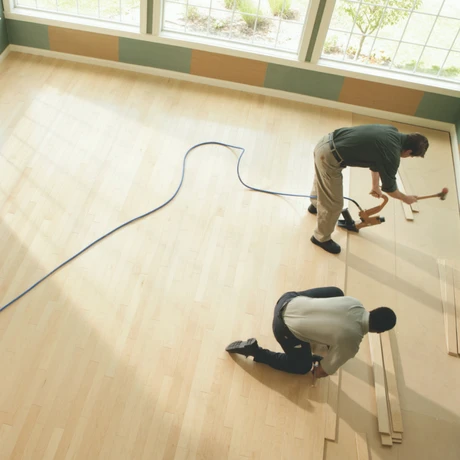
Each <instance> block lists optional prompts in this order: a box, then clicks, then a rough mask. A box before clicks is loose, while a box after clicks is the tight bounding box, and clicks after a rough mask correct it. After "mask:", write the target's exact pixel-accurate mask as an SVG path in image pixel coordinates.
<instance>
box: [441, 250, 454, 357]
mask: <svg viewBox="0 0 460 460" xmlns="http://www.w3.org/2000/svg"><path fill="white" fill-rule="evenodd" d="M438 271H439V282H440V286H441V299H442V308H443V312H444V327H445V332H446V345H447V353H449V355H452V356H458V348H457V319H456V312H455V293H454V277H453V270H452V266H451V265H449V263H448V262H447V261H446V260H445V259H438Z"/></svg>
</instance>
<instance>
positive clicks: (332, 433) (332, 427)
mask: <svg viewBox="0 0 460 460" xmlns="http://www.w3.org/2000/svg"><path fill="white" fill-rule="evenodd" d="M341 375H342V370H341V369H339V370H338V371H337V372H336V373H335V374H333V375H331V376H329V377H328V380H329V382H328V391H327V405H326V407H325V409H324V410H325V413H326V415H325V429H324V433H325V436H324V437H325V438H326V439H328V440H329V441H335V440H336V439H337V419H338V414H337V412H338V408H339V394H340V382H341V380H342V379H341Z"/></svg>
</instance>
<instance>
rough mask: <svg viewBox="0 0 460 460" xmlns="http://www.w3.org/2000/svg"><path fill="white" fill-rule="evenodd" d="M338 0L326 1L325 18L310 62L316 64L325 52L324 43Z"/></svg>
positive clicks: (322, 19)
mask: <svg viewBox="0 0 460 460" xmlns="http://www.w3.org/2000/svg"><path fill="white" fill-rule="evenodd" d="M335 3H336V0H330V1H328V0H326V6H325V7H324V11H323V17H322V18H321V24H320V26H319V29H318V33H317V35H316V41H315V46H314V48H313V53H312V55H311V60H310V62H311V63H312V64H316V63H317V62H318V61H319V58H320V57H321V53H322V51H323V46H324V42H325V40H326V36H327V31H328V30H329V24H330V23H331V19H332V13H334V8H335Z"/></svg>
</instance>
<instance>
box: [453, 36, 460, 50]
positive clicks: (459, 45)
mask: <svg viewBox="0 0 460 460" xmlns="http://www.w3.org/2000/svg"><path fill="white" fill-rule="evenodd" d="M452 48H453V49H454V50H456V51H460V33H459V34H458V35H457V39H456V40H455V43H454V46H453V47H452Z"/></svg>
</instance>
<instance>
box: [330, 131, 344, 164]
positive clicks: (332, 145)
mask: <svg viewBox="0 0 460 460" xmlns="http://www.w3.org/2000/svg"><path fill="white" fill-rule="evenodd" d="M329 148H330V149H331V153H332V155H334V158H335V159H336V160H337V162H338V163H339V166H341V167H342V168H346V167H347V165H346V164H345V162H344V161H343V158H342V157H341V156H340V153H339V151H338V150H337V147H336V146H335V143H334V135H333V134H332V133H329Z"/></svg>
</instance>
